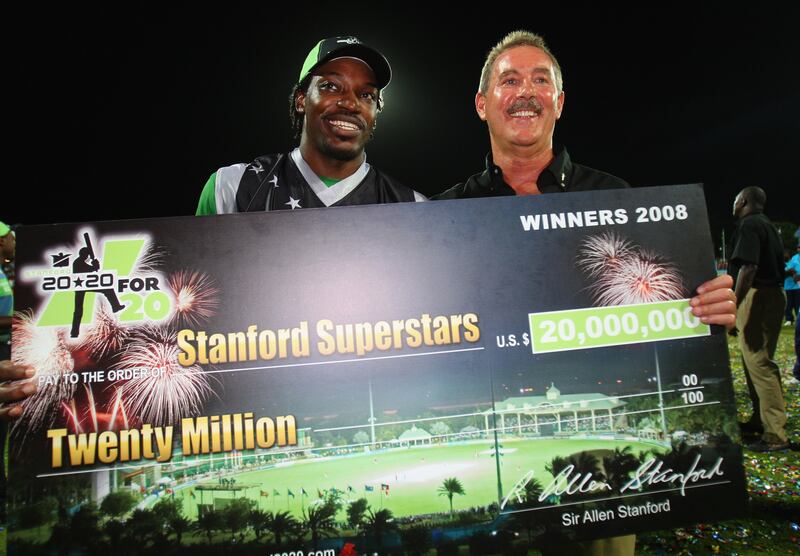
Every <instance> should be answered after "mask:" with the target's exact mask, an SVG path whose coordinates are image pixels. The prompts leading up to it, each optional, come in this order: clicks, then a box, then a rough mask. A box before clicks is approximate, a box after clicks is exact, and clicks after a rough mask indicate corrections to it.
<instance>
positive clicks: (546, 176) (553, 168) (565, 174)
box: [486, 144, 572, 193]
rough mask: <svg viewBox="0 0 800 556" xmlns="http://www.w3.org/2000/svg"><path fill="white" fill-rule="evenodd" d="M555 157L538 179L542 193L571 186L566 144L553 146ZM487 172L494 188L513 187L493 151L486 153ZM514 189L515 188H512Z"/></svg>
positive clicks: (562, 189)
mask: <svg viewBox="0 0 800 556" xmlns="http://www.w3.org/2000/svg"><path fill="white" fill-rule="evenodd" d="M553 153H554V155H555V156H554V157H553V160H552V161H551V162H550V164H548V165H547V167H546V168H545V169H544V170H542V173H541V174H539V179H538V180H537V183H536V185H537V187H538V188H539V191H541V192H542V193H553V192H557V191H566V190H567V189H568V187H569V179H570V177H571V176H572V161H571V160H570V158H569V153H568V152H567V149H566V148H564V145H558V144H557V145H555V146H554V147H553ZM486 174H487V175H488V176H489V178H490V180H491V185H492V186H493V189H498V190H503V188H504V187H505V188H509V189H510V188H511V187H510V186H509V185H508V184H507V183H506V182H505V181H504V180H503V170H502V169H500V167H499V166H497V165H496V164H495V163H494V160H493V158H492V153H491V151H490V152H489V153H487V154H486ZM512 191H513V190H512Z"/></svg>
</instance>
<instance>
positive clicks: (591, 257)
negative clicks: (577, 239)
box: [578, 232, 636, 277]
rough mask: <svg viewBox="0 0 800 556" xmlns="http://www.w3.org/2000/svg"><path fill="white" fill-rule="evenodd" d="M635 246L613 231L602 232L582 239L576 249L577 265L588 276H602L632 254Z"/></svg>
mask: <svg viewBox="0 0 800 556" xmlns="http://www.w3.org/2000/svg"><path fill="white" fill-rule="evenodd" d="M635 251H636V247H635V246H634V245H633V244H632V243H631V242H630V241H628V240H627V239H625V238H624V237H622V236H621V235H619V234H617V233H614V232H604V233H602V234H600V235H599V236H590V237H588V238H586V239H584V240H583V243H582V244H581V248H580V250H579V251H578V255H579V259H578V267H579V268H580V269H581V270H583V271H584V272H586V273H587V274H588V275H589V276H592V277H598V276H603V275H605V274H607V273H609V272H613V271H614V270H615V269H616V268H617V267H618V266H619V265H620V263H621V262H622V261H623V260H625V259H627V258H629V257H631V256H633V255H634V253H635Z"/></svg>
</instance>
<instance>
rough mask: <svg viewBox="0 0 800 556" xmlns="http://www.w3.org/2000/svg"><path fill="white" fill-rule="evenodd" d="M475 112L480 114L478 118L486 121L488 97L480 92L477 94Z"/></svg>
mask: <svg viewBox="0 0 800 556" xmlns="http://www.w3.org/2000/svg"><path fill="white" fill-rule="evenodd" d="M475 111H476V112H477V113H478V117H479V118H480V119H481V120H483V121H484V122H485V121H486V97H485V96H484V95H483V93H481V92H480V91H478V92H477V93H475Z"/></svg>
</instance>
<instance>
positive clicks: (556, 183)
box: [432, 31, 736, 328]
mask: <svg viewBox="0 0 800 556" xmlns="http://www.w3.org/2000/svg"><path fill="white" fill-rule="evenodd" d="M563 108H564V90H563V80H562V75H561V66H559V64H558V61H557V60H556V58H555V56H553V53H552V52H550V49H549V48H547V45H546V44H545V42H544V39H543V38H542V37H541V36H540V35H537V34H535V33H531V32H530V31H514V32H511V33H509V34H508V35H506V36H505V37H504V38H503V39H502V40H501V41H500V42H499V43H497V45H495V47H494V48H492V50H491V51H490V52H489V54H488V56H487V57H486V62H485V63H484V65H483V70H482V71H481V79H480V84H479V87H478V92H477V93H476V94H475V110H476V111H477V113H478V117H479V118H480V119H481V120H483V121H485V122H486V125H487V127H488V129H489V141H490V144H491V152H490V153H489V154H488V155H487V156H486V170H485V171H484V172H482V173H480V174H475V175H473V176H470V177H469V179H467V181H466V182H464V183H459V184H457V185H455V186H454V187H452V188H450V189H448V190H447V191H444V192H443V193H439V194H438V195H434V196H433V197H432V199H436V200H438V199H466V198H475V197H496V196H502V195H536V194H539V193H559V192H564V191H594V190H598V189H620V188H626V187H629V185H628V184H627V183H626V182H625V181H623V180H621V179H620V178H618V177H616V176H612V175H611V174H607V173H605V172H601V171H600V170H595V169H593V168H589V167H588V166H583V165H581V164H576V163H574V162H572V160H570V157H569V154H568V153H567V150H566V149H565V148H564V147H563V146H561V145H555V146H554V144H553V132H554V130H555V125H556V121H557V120H558V119H559V118H560V117H561V112H562V110H563ZM709 264H710V263H709ZM732 285H733V281H732V280H731V278H730V276H720V277H717V278H715V279H713V280H709V281H708V282H706V283H704V284H701V285H700V286H699V287H698V288H697V291H698V295H697V296H696V297H694V298H693V299H692V307H693V312H694V314H695V316H697V317H699V318H700V320H701V321H702V322H704V323H705V324H719V325H723V326H727V327H729V328H730V327H732V326H733V324H734V322H735V320H736V302H735V301H736V298H735V296H734V294H733V290H732V289H731V287H732Z"/></svg>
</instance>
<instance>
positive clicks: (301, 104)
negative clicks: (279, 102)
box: [294, 91, 306, 114]
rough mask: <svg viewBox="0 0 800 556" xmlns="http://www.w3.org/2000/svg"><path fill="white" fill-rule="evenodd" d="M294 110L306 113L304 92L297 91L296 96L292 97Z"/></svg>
mask: <svg viewBox="0 0 800 556" xmlns="http://www.w3.org/2000/svg"><path fill="white" fill-rule="evenodd" d="M294 109H295V110H296V111H297V112H298V113H300V114H305V113H306V92H305V91H297V94H295V95H294Z"/></svg>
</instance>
